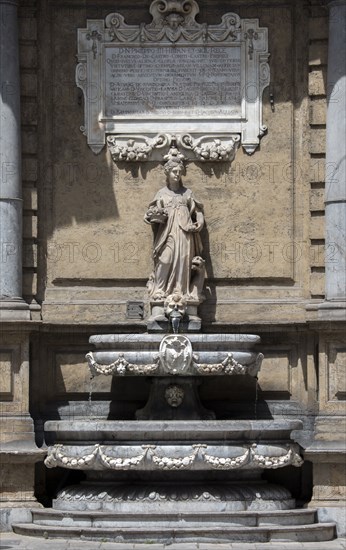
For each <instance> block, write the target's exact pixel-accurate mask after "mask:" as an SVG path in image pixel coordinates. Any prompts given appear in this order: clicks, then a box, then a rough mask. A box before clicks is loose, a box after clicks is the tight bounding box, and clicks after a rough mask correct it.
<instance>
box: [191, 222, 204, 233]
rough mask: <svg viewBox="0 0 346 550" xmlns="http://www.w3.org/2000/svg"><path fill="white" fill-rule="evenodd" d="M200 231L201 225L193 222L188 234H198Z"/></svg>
mask: <svg viewBox="0 0 346 550" xmlns="http://www.w3.org/2000/svg"><path fill="white" fill-rule="evenodd" d="M201 229H202V226H201V224H199V223H198V222H195V223H192V224H191V225H190V226H189V233H198V232H199V231H200V230H201Z"/></svg>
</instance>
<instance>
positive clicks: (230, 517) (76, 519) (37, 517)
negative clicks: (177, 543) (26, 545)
mask: <svg viewBox="0 0 346 550" xmlns="http://www.w3.org/2000/svg"><path fill="white" fill-rule="evenodd" d="M32 519H33V523H35V524H36V525H61V524H63V525H69V526H77V527H112V526H113V525H114V524H116V525H117V527H122V526H127V525H129V523H130V522H131V523H132V524H135V523H136V522H139V521H140V522H142V523H155V522H156V523H160V524H163V523H165V524H170V525H173V524H176V525H177V524H179V523H182V522H183V523H185V524H190V523H194V524H201V523H203V524H206V523H211V522H212V524H213V525H217V524H219V523H220V524H222V525H223V524H225V523H227V524H228V525H229V526H231V525H232V526H247V527H262V526H267V525H281V526H284V525H292V524H294V525H310V524H314V523H316V510H313V509H301V510H299V509H298V510H279V511H268V512H267V511H263V512H226V513H225V512H220V513H215V512H214V513H212V514H210V512H207V513H203V512H202V513H186V512H185V513H183V514H181V513H167V512H165V514H164V521H163V518H162V514H157V513H152V512H148V511H143V513H133V512H131V513H129V514H124V513H114V512H105V511H103V512H96V511H90V510H89V511H87V512H78V511H73V512H72V511H65V510H53V509H48V510H47V509H46V510H42V509H38V510H32Z"/></svg>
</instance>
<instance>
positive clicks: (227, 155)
mask: <svg viewBox="0 0 346 550" xmlns="http://www.w3.org/2000/svg"><path fill="white" fill-rule="evenodd" d="M223 137H224V138H226V139H225V140H224V141H222V140H221V139H220V138H221V136H220V138H214V139H211V138H210V137H207V136H204V137H201V138H199V139H194V138H193V137H192V136H190V134H185V135H183V136H182V137H181V138H180V140H179V141H180V143H181V145H182V147H185V148H186V149H190V150H191V151H192V152H193V153H194V155H195V157H196V159H197V160H200V161H202V162H206V161H213V162H218V161H219V162H220V161H223V162H224V161H230V162H232V161H233V160H234V157H235V154H236V152H237V149H238V147H239V142H240V136H239V135H234V136H223Z"/></svg>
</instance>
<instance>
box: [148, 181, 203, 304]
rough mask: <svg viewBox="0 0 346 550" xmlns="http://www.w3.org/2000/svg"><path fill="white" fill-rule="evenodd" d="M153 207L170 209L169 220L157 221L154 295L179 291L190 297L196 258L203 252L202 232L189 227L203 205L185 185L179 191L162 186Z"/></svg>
mask: <svg viewBox="0 0 346 550" xmlns="http://www.w3.org/2000/svg"><path fill="white" fill-rule="evenodd" d="M150 206H157V207H159V208H165V209H166V210H167V212H168V218H167V221H166V223H163V224H159V223H156V224H155V229H156V235H155V240H154V251H153V257H154V273H153V276H152V277H151V280H152V288H150V289H149V292H150V296H151V297H152V298H153V299H160V298H163V297H166V296H169V295H170V294H172V293H173V292H174V291H177V292H179V293H181V294H182V295H183V296H185V297H186V298H188V297H189V294H190V281H191V266H192V260H193V258H194V257H195V256H200V255H201V253H202V243H201V239H200V236H199V233H196V232H191V231H189V230H191V226H192V224H193V223H194V222H195V221H196V220H195V213H196V212H202V211H203V206H202V204H201V203H199V202H198V201H196V199H195V198H194V197H193V194H192V191H191V190H190V189H186V188H185V187H181V188H180V189H179V190H178V191H172V190H170V189H169V188H168V187H165V188H163V189H160V191H159V192H158V193H157V195H156V196H155V198H154V200H153V201H152V202H151V203H150V205H149V207H150Z"/></svg>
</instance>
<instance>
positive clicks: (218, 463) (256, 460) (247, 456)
mask: <svg viewBox="0 0 346 550" xmlns="http://www.w3.org/2000/svg"><path fill="white" fill-rule="evenodd" d="M192 448H193V452H192V453H190V454H189V455H187V456H185V457H179V458H173V457H168V456H167V457H166V456H159V455H157V454H156V453H155V449H156V446H155V445H142V449H143V452H142V453H141V454H140V455H136V456H133V457H127V458H121V457H115V456H112V455H108V454H106V452H105V450H104V447H103V446H101V445H98V444H97V445H95V446H94V449H93V451H92V452H91V453H88V454H86V455H83V456H81V457H79V458H77V457H74V456H68V455H66V454H65V451H64V446H63V445H61V444H57V445H54V446H53V447H50V448H49V449H48V456H47V458H46V459H45V465H46V466H47V468H54V467H56V466H62V467H63V468H70V469H75V470H83V468H84V467H85V466H87V467H88V469H90V467H92V466H102V467H103V468H105V469H115V470H130V469H136V467H137V466H138V465H139V464H141V463H143V462H145V461H148V462H149V463H151V465H153V464H154V466H155V469H158V470H188V469H190V468H192V466H193V464H194V463H195V462H196V460H197V458H198V455H199V457H200V459H201V461H202V462H204V463H206V464H208V465H209V466H210V467H211V468H212V469H215V470H235V469H238V468H242V467H243V466H245V465H249V464H253V465H254V466H257V467H259V468H263V469H264V468H268V469H269V468H270V469H276V468H283V467H284V466H288V465H291V466H296V467H299V466H301V465H302V464H303V460H302V458H301V457H300V456H299V454H298V452H297V450H296V449H295V446H294V445H291V444H287V445H286V448H287V452H286V454H284V455H281V456H266V455H261V454H258V453H257V451H256V449H257V444H256V443H254V444H252V445H250V446H248V447H246V448H245V450H244V453H243V454H242V455H240V456H237V457H232V458H231V457H229V458H224V457H218V456H213V455H210V454H207V452H206V451H207V448H208V446H207V445H205V444H198V445H192Z"/></svg>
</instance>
